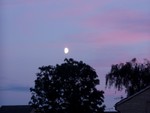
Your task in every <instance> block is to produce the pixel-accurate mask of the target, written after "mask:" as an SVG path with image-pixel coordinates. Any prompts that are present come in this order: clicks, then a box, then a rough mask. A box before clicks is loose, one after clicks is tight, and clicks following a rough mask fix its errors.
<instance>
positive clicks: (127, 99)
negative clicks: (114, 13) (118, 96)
mask: <svg viewBox="0 0 150 113" xmlns="http://www.w3.org/2000/svg"><path fill="white" fill-rule="evenodd" d="M149 89H150V85H149V86H147V87H146V88H144V89H142V90H141V91H139V92H137V93H135V94H133V95H132V96H130V97H127V98H125V99H123V100H121V101H119V102H117V103H116V104H115V107H116V106H118V105H120V104H122V103H124V102H126V101H129V100H130V99H132V98H134V97H135V96H137V95H139V94H141V93H143V92H145V91H147V90H149Z"/></svg>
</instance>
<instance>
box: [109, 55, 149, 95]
mask: <svg viewBox="0 0 150 113" xmlns="http://www.w3.org/2000/svg"><path fill="white" fill-rule="evenodd" d="M148 85H150V61H148V60H146V59H145V60H144V63H138V61H137V60H136V58H134V59H132V60H131V61H130V62H126V63H125V64H124V63H120V64H116V65H112V67H111V71H110V72H109V73H108V74H107V75H106V86H108V87H112V86H114V87H115V88H116V89H118V90H122V89H123V88H125V89H126V92H127V96H131V95H133V94H135V93H136V92H138V91H140V90H141V89H143V88H145V87H146V86H148Z"/></svg>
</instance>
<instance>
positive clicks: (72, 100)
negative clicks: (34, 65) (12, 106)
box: [29, 59, 104, 113]
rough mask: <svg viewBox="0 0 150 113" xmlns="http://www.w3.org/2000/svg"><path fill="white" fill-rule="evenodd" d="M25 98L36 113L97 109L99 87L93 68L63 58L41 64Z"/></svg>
mask: <svg viewBox="0 0 150 113" xmlns="http://www.w3.org/2000/svg"><path fill="white" fill-rule="evenodd" d="M39 70H40V72H39V73H37V79H36V80H35V86H34V88H31V89H30V90H31V93H32V97H31V100H30V102H29V104H30V105H32V107H33V108H35V110H36V112H40V113H101V112H103V110H104V105H103V99H104V96H103V93H104V92H103V91H99V90H97V89H96V85H98V84H99V79H98V76H97V74H96V72H95V70H94V69H93V68H92V67H90V66H89V65H87V64H85V63H83V62H82V61H80V62H77V61H74V60H73V59H65V60H64V63H62V64H61V65H58V64H57V65H56V66H42V67H40V68H39Z"/></svg>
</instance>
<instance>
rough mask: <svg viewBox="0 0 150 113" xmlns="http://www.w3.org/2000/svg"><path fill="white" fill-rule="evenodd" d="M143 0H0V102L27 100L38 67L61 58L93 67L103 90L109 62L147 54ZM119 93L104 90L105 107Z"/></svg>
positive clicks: (147, 0)
mask: <svg viewBox="0 0 150 113" xmlns="http://www.w3.org/2000/svg"><path fill="white" fill-rule="evenodd" d="M149 4H150V0H132V1H127V0H121V1H120V0H95V1H91V0H82V1H79V0H71V1H70V0H65V1H55V0H42V1H41V0H1V1H0V9H1V11H0V15H1V21H0V23H1V27H0V32H1V43H0V45H1V46H0V47H1V49H0V51H1V53H2V54H1V56H0V57H1V59H0V60H1V65H0V66H1V70H0V71H1V73H0V74H1V76H0V79H1V84H0V94H1V96H0V97H1V98H0V105H4V104H5V105H6V104H7V105H8V104H27V103H28V101H29V99H30V92H29V91H28V88H30V87H32V86H33V85H34V80H35V78H36V76H35V73H37V72H38V67H40V66H43V65H49V64H50V65H55V64H60V63H62V62H63V60H64V58H74V59H75V60H82V61H84V62H85V63H87V64H89V65H91V66H92V67H93V68H95V69H96V72H97V74H98V75H99V78H100V81H101V85H100V86H99V87H98V88H99V89H102V90H105V75H106V74H107V73H108V72H109V70H110V67H111V65H112V64H116V63H120V62H126V61H130V60H131V59H132V58H134V57H136V58H137V59H138V60H139V61H142V60H143V59H144V58H147V59H149V58H150V7H149ZM66 46H67V47H68V48H69V49H70V52H69V54H67V55H65V54H64V53H63V49H64V47H66ZM123 94H124V92H118V93H115V91H114V90H113V89H110V90H108V89H107V90H105V98H106V102H105V103H106V105H107V108H111V107H112V106H113V105H114V103H115V102H116V100H114V98H115V97H118V96H120V95H123ZM110 100H111V101H110ZM117 101H118V100H117Z"/></svg>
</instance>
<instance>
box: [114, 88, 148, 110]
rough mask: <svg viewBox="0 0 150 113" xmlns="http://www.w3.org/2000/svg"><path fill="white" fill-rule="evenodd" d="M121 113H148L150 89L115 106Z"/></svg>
mask: <svg viewBox="0 0 150 113" xmlns="http://www.w3.org/2000/svg"><path fill="white" fill-rule="evenodd" d="M116 109H117V110H118V111H120V112H121V113H150V88H149V89H147V90H146V91H144V92H142V93H140V94H138V95H136V96H134V97H132V98H131V99H129V100H127V101H125V102H123V103H121V104H119V105H117V106H116Z"/></svg>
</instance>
